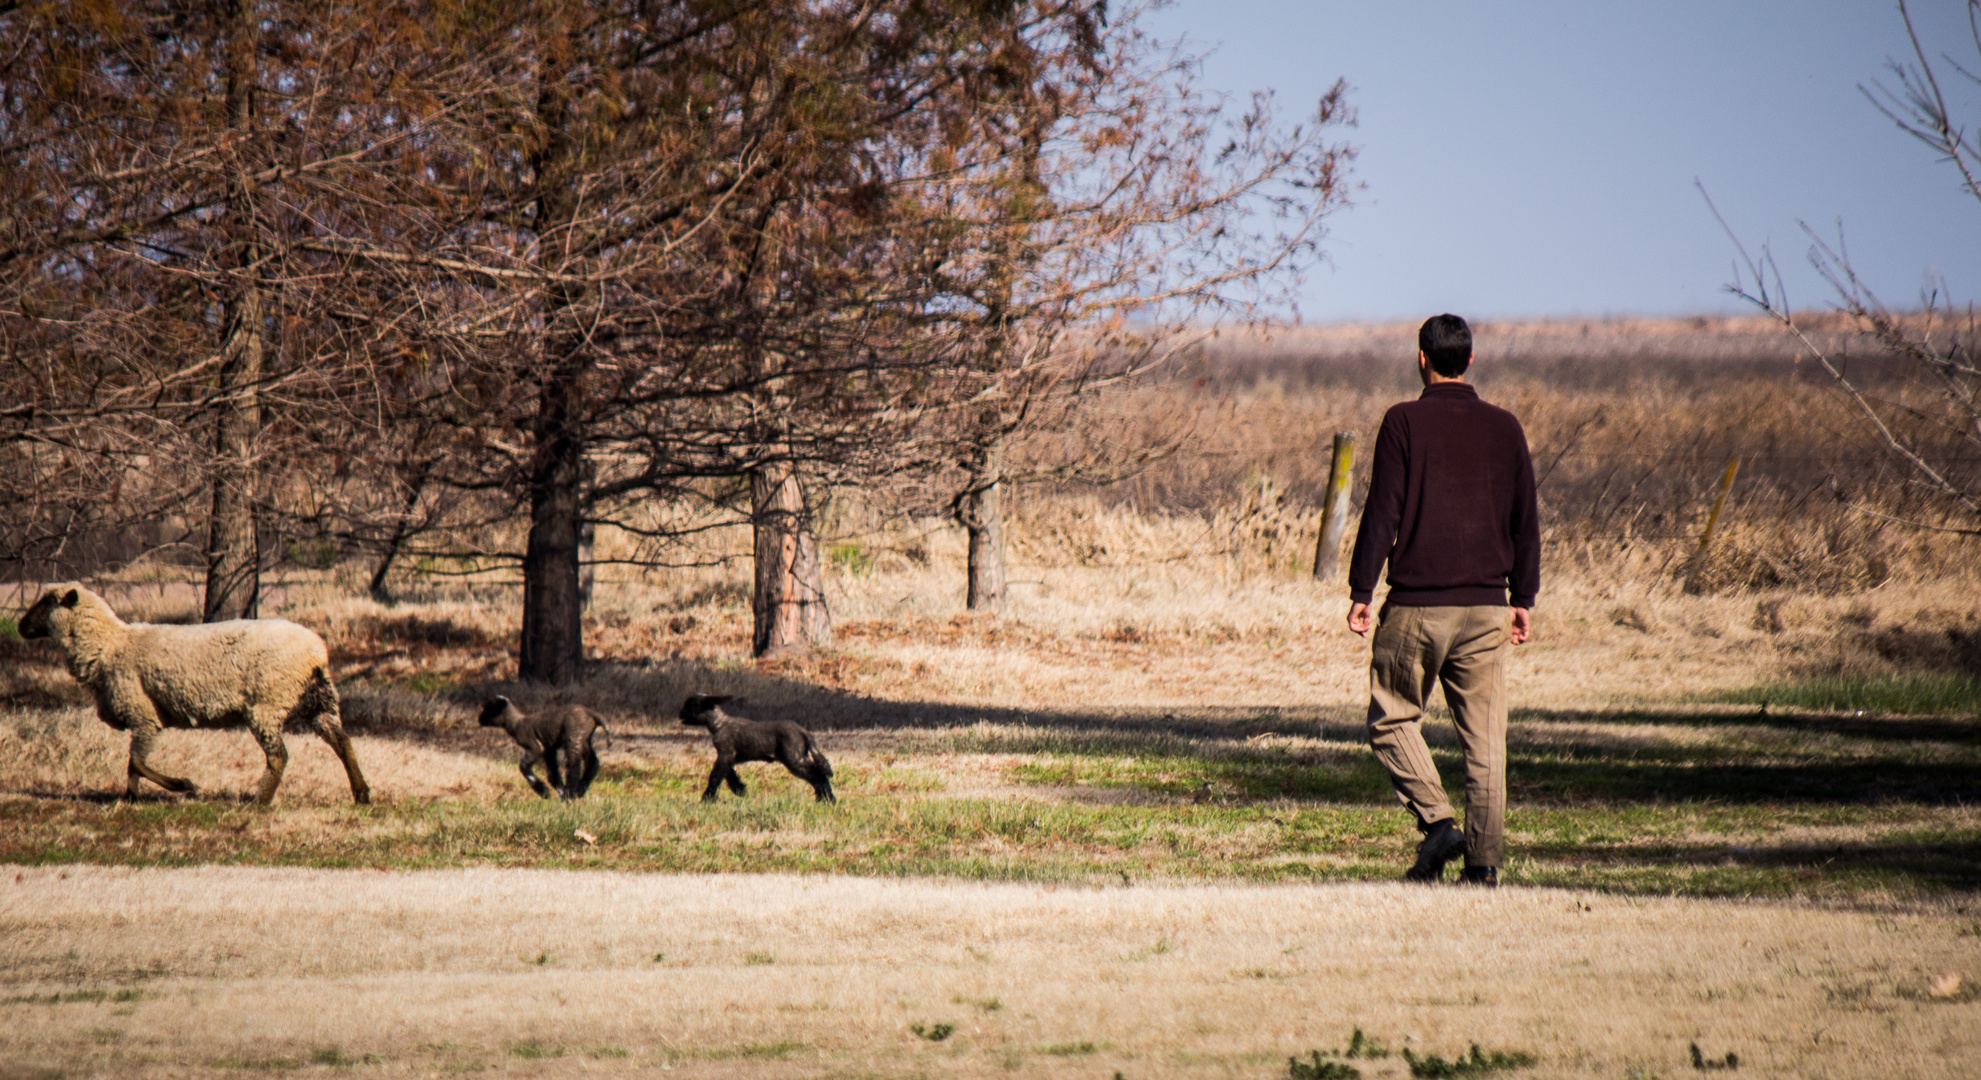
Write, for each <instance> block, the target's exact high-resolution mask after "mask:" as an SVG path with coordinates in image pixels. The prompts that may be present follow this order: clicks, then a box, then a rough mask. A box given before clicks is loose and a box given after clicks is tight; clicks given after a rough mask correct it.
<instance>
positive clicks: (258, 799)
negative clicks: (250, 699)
mask: <svg viewBox="0 0 1981 1080" xmlns="http://www.w3.org/2000/svg"><path fill="white" fill-rule="evenodd" d="M251 723H252V726H253V729H254V735H255V741H257V742H259V743H261V752H262V753H263V754H266V755H268V769H267V770H266V771H264V772H263V773H262V774H261V787H260V788H259V789H258V790H257V791H256V792H255V803H256V804H257V805H260V806H267V805H268V804H269V803H271V802H274V801H275V789H276V788H278V787H281V786H282V774H283V773H284V772H286V771H288V768H289V744H288V743H285V742H283V741H282V725H281V724H280V723H278V722H276V720H275V719H274V718H273V717H270V716H265V715H260V714H257V715H256V716H255V717H254V719H253V721H252V722H251Z"/></svg>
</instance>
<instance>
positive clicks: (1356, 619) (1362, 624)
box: [1348, 604, 1526, 641]
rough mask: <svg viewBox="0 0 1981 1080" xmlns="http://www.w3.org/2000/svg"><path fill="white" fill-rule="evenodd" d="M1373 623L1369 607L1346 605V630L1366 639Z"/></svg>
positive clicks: (1364, 605)
mask: <svg viewBox="0 0 1981 1080" xmlns="http://www.w3.org/2000/svg"><path fill="white" fill-rule="evenodd" d="M1375 622H1376V620H1375V619H1374V618H1372V617H1371V616H1370V615H1369V605H1367V604H1350V605H1348V628H1349V629H1350V630H1353V631H1354V632H1355V633H1356V634H1357V635H1359V636H1361V637H1368V636H1369V628H1370V627H1372V626H1374V625H1375ZM1521 640H1523V641H1525V640H1526V639H1525V638H1522V639H1521Z"/></svg>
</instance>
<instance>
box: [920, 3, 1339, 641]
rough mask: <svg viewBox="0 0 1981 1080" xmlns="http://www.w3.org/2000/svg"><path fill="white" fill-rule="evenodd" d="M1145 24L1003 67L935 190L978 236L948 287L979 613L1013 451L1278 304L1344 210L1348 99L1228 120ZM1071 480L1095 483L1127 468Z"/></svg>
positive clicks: (1019, 49) (993, 603)
mask: <svg viewBox="0 0 1981 1080" xmlns="http://www.w3.org/2000/svg"><path fill="white" fill-rule="evenodd" d="M1138 16H1139V9H1132V8H1131V9H1130V10H1129V11H1127V12H1123V13H1117V14H1116V16H1115V18H1114V19H1113V20H1111V21H1106V20H1099V19H1096V20H1094V21H1093V22H1091V23H1088V24H1084V25H1083V26H1082V27H1081V28H1080V29H1082V30H1084V31H1085V32H1086V33H1089V34H1091V35H1092V36H1091V37H1089V38H1087V39H1085V40H1076V41H1070V42H1069V41H1055V40H1053V39H1052V38H1051V37H1050V36H1048V35H1040V36H1039V37H1037V38H1035V39H1032V40H1024V41H1020V42H1018V43H1016V45H1015V46H1014V47H1012V48H1009V49H1007V50H1006V55H1007V57H1009V58H1011V59H1010V60H1009V62H1008V63H1007V65H1006V68H1005V69H1004V70H1003V71H1002V72H1001V73H1000V74H1001V75H1002V76H1003V79H1002V82H1001V84H1000V85H999V86H998V87H997V88H996V92H993V93H986V94H985V95H983V97H982V101H981V104H980V105H979V107H978V109H977V112H976V115H975V117H974V118H973V119H974V121H975V123H976V125H977V131H978V133H979V137H980V138H981V139H982V140H983V142H984V143H986V144H987V145H988V146H989V147H990V148H991V150H990V152H987V153H984V154H982V155H980V160H981V165H980V166H979V167H978V168H976V169H974V170H968V171H959V172H958V173H957V174H956V175H954V176H953V177H952V178H950V179H949V180H948V181H947V187H948V189H949V197H950V198H951V199H952V200H954V203H955V205H956V206H957V207H958V213H959V214H963V215H970V216H974V217H976V218H978V219H979V220H980V222H981V225H982V227H983V229H984V231H985V232H986V233H987V235H988V243H987V244H985V245H984V246H983V248H982V249H981V250H980V251H979V252H978V253H976V254H974V255H972V256H965V257H964V258H962V259H959V266H958V268H957V271H956V272H957V273H958V275H959V276H960V277H962V278H964V279H965V280H967V281H968V282H969V284H968V286H967V287H966V288H965V290H964V292H965V295H967V296H968V297H969V298H970V299H971V300H972V301H973V302H974V304H975V305H976V310H977V311H978V312H979V319H980V332H979V347H978V354H977V357H978V362H977V363H976V364H975V365H974V367H973V368H972V370H971V372H970V374H971V376H972V379H971V380H970V382H971V385H970V386H969V387H968V392H967V394H966V401H967V404H966V406H965V407H964V409H963V412H962V415H960V416H959V418H958V421H959V424H960V425H961V428H962V432H963V435H962V438H961V453H960V455H959V459H960V460H958V461H956V463H955V465H956V468H957V471H958V472H959V473H960V486H959V488H958V489H957V493H956V495H955V497H954V498H953V499H952V500H951V503H950V507H951V513H952V515H953V516H954V518H955V519H956V521H957V522H958V523H959V524H961V525H962V526H963V527H964V529H965V531H966V532H967V533H968V535H969V553H970V554H969V563H968V587H967V591H966V603H967V605H968V606H969V607H970V608H972V609H976V610H988V611H995V610H996V609H997V608H998V606H999V605H1000V604H1001V603H1002V600H1003V593H1004V584H1003V583H1004V579H1005V571H1004V565H1003V543H1002V512H1003V506H1002V493H1003V491H1004V489H1005V488H1006V487H1007V486H1008V485H1009V484H1011V483H1012V482H1014V481H1021V480H1024V479H1026V478H1028V477H1029V476H1036V475H1037V474H1036V472H1034V471H1033V470H1031V469H1029V468H1028V466H1027V463H1024V462H1019V461H1014V460H1013V459H1012V457H1011V455H1010V452H1009V451H1010V446H1011V439H1012V436H1013V435H1014V433H1016V432H1018V431H1019V430H1021V429H1024V428H1028V427H1030V428H1034V429H1037V428H1050V427H1053V426H1056V425H1065V424H1068V423H1071V422H1073V420H1074V418H1075V417H1076V416H1077V414H1078V411H1079V408H1080V406H1081V405H1082V403H1083V402H1084V401H1086V400H1087V398H1088V397H1089V395H1090V394H1091V392H1092V391H1094V390H1096V389H1098V388H1101V387H1104V386H1107V385H1110V384H1113V383H1118V382H1120V381H1122V380H1124V379H1127V378H1130V377H1132V376H1133V375H1135V374H1138V373H1141V372H1145V371H1148V370H1150V369H1151V368H1153V367H1156V366H1159V365H1161V364H1162V363H1164V362H1165V361H1167V360H1168V359H1169V358H1171V357H1173V356H1174V355H1176V354H1177V352H1179V351H1180V350H1181V349H1183V348H1186V347H1188V346H1189V345H1191V344H1194V343H1195V342H1196V341H1197V340H1200V339H1201V336H1202V335H1203V334H1204V333H1205V332H1207V330H1208V329H1209V328H1210V327H1212V326H1214V325H1215V324H1216V323H1217V322H1219V321H1220V320H1226V319H1236V320H1238V321H1250V320H1251V319H1253V318H1255V317H1256V316H1257V315H1258V313H1259V312H1260V311H1261V310H1264V309H1265V308H1267V307H1269V306H1271V305H1272V304H1274V303H1275V302H1285V301H1288V300H1290V298H1291V290H1292V288H1293V287H1294V286H1296V285H1297V284H1298V281H1299V275H1300V273H1301V271H1302V270H1303V269H1304V268H1305V266H1306V265H1307V262H1308V260H1310V259H1311V258H1312V257H1314V256H1315V255H1317V253H1318V250H1319V242H1320V240H1321V239H1322V237H1323V235H1324V230H1323V219H1324V218H1325V217H1326V216H1327V215H1328V214H1330V213H1332V212H1333V211H1335V210H1337V209H1339V208H1340V207H1341V206H1343V205H1345V203H1346V197H1347V194H1348V191H1347V180H1346V171H1347V168H1348V166H1349V164H1350V162H1351V161H1352V160H1353V156H1354V154H1353V151H1352V149H1350V148H1349V147H1348V146H1347V145H1346V144H1344V143H1340V142H1338V141H1335V129H1336V128H1338V127H1339V126H1341V125H1344V124H1347V123H1352V122H1353V114H1352V112H1351V110H1350V109H1349V108H1348V105H1347V102H1346V89H1345V87H1344V86H1343V85H1341V84H1337V85H1336V86H1335V87H1334V88H1332V89H1331V90H1330V91H1329V92H1328V93H1327V94H1326V95H1325V96H1324V97H1323V98H1322V99H1321V100H1320V102H1319V103H1318V105H1317V107H1316V108H1315V109H1314V111H1313V112H1312V113H1311V114H1308V115H1307V116H1305V117H1303V118H1302V119H1301V122H1299V123H1296V124H1293V125H1282V124H1281V123H1279V122H1278V120H1277V119H1276V116H1275V110H1274V103H1273V100H1272V98H1271V95H1269V94H1259V95H1255V96H1254V97H1253V98H1252V99H1251V101H1250V102H1249V104H1248V105H1247V107H1245V108H1243V109H1239V110H1236V111H1235V112H1234V111H1233V110H1232V109H1231V108H1230V107H1229V103H1227V102H1226V101H1224V100H1222V99H1221V98H1219V97H1217V96H1215V95H1212V94H1210V93H1208V92H1206V91H1204V90H1203V89H1202V88H1201V87H1200V86H1199V85H1198V82H1197V79H1198V75H1199V71H1200V61H1199V58H1197V57H1195V56H1192V55H1189V54H1187V53H1184V52H1181V51H1179V50H1178V49H1176V48H1175V47H1173V46H1169V45H1165V44H1164V43H1162V42H1158V41H1155V40H1153V39H1151V38H1149V37H1148V36H1147V35H1146V33H1145V31H1143V30H1142V29H1141V27H1140V26H1139V24H1138V22H1137V18H1138ZM1049 29H1053V30H1057V29H1058V28H1049ZM1083 464H1084V467H1085V468H1086V469H1087V471H1089V472H1091V473H1093V474H1095V478H1100V476H1101V475H1103V474H1108V475H1119V474H1120V473H1121V472H1123V471H1126V470H1128V469H1131V468H1132V467H1133V463H1132V462H1130V461H1126V460H1122V459H1119V458H1113V459H1110V458H1108V457H1101V458H1097V459H1092V460H1089V461H1087V462H1085V463H1083Z"/></svg>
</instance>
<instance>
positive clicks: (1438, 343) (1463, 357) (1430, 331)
mask: <svg viewBox="0 0 1981 1080" xmlns="http://www.w3.org/2000/svg"><path fill="white" fill-rule="evenodd" d="M1417 347H1418V348H1420V349H1422V350H1424V355H1425V356H1426V357H1428V358H1429V359H1430V361H1431V370H1432V371H1435V372H1437V373H1438V374H1440V375H1442V376H1444V377H1445V378H1447V379H1455V378H1457V377H1459V376H1460V375H1463V374H1465V369H1466V368H1469V367H1471V366H1472V328H1471V327H1469V326H1467V325H1465V320H1464V319H1461V318H1459V317H1458V316H1456V315H1452V314H1449V313H1447V314H1444V315H1433V316H1431V317H1430V318H1428V319H1425V320H1424V325H1423V326H1422V327H1420V328H1418V330H1417Z"/></svg>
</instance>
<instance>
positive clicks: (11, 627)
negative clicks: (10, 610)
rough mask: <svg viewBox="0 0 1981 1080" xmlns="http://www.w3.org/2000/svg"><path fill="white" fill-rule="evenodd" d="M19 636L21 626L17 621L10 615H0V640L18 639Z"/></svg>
mask: <svg viewBox="0 0 1981 1080" xmlns="http://www.w3.org/2000/svg"><path fill="white" fill-rule="evenodd" d="M20 636H21V624H20V622H19V620H17V619H15V618H14V617H13V616H12V615H0V638H18V637H20Z"/></svg>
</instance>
